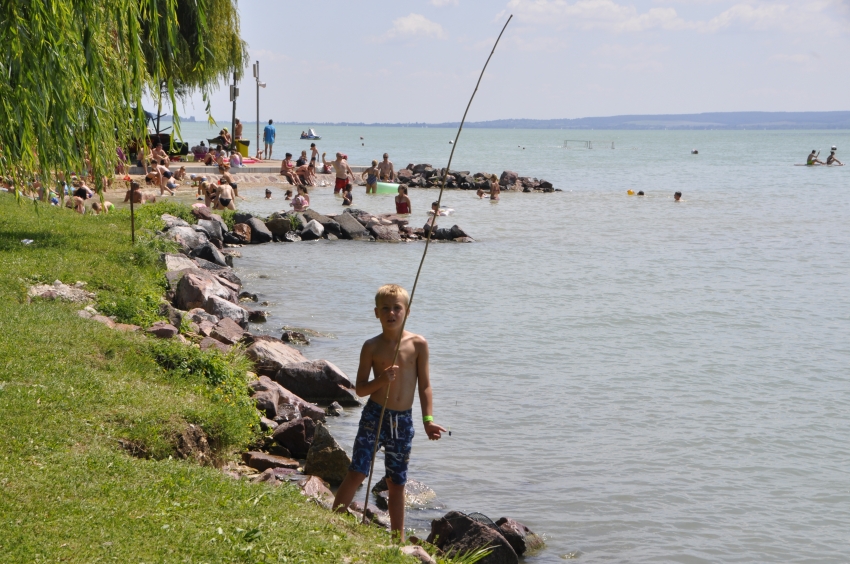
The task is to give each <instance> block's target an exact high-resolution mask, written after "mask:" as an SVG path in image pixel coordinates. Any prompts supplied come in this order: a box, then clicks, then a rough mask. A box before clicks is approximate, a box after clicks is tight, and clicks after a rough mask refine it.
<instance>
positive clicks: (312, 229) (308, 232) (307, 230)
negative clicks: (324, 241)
mask: <svg viewBox="0 0 850 564" xmlns="http://www.w3.org/2000/svg"><path fill="white" fill-rule="evenodd" d="M324 234H325V228H324V227H322V224H321V223H319V222H318V221H316V220H315V219H311V220H310V221H308V222H307V225H305V226H304V229H302V230H301V233H300V235H301V240H302V241H315V240H316V239H321V238H322V235H324Z"/></svg>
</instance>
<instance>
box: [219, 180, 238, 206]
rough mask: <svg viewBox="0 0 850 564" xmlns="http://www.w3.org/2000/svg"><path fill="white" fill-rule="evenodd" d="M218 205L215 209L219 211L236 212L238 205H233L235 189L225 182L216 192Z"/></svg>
mask: <svg viewBox="0 0 850 564" xmlns="http://www.w3.org/2000/svg"><path fill="white" fill-rule="evenodd" d="M216 196H217V198H216V204H215V209H217V210H224V209H228V210H235V209H236V205H235V204H234V203H233V200H234V196H233V187H232V186H231V185H230V184H228V183H226V182H224V183H222V184H219V185H218V190H216Z"/></svg>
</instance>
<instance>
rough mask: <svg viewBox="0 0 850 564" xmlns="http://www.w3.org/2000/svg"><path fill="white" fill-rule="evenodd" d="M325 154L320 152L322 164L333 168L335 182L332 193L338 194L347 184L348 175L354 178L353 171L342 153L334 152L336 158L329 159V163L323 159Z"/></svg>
mask: <svg viewBox="0 0 850 564" xmlns="http://www.w3.org/2000/svg"><path fill="white" fill-rule="evenodd" d="M325 155H327V153H322V164H324V165H325V166H328V165H331V166H333V168H334V172H335V173H336V182H335V183H334V194H339V193H340V192H342V190H343V189H344V188H345V187H346V186H348V184H349V182H350V181H349V180H348V177H349V176H350V177H351V180H355V178H354V173H353V172H351V167H350V166H348V161H347V160H346V159H345V155H343V154H342V153H337V154H336V160H334V161H331V162H330V163H329V162H328V161H327V160H326V159H325Z"/></svg>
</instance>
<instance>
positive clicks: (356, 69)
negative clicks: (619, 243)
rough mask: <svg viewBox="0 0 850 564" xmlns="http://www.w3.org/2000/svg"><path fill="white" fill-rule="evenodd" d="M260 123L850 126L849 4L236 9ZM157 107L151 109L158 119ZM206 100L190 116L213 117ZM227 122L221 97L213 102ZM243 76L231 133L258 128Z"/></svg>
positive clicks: (434, 0)
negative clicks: (795, 118)
mask: <svg viewBox="0 0 850 564" xmlns="http://www.w3.org/2000/svg"><path fill="white" fill-rule="evenodd" d="M238 6H239V12H240V15H241V26H242V36H243V38H244V39H245V40H246V41H247V42H248V45H249V50H250V55H251V62H252V63H253V62H254V61H259V63H260V79H261V80H262V81H263V82H265V83H266V84H267V87H266V88H265V89H261V90H260V120H261V121H267V120H268V119H273V120H275V121H277V122H284V121H287V122H291V121H296V122H307V123H311V122H316V123H321V122H366V123H375V122H389V123H397V122H400V123H409V122H427V123H435V122H446V121H454V122H457V121H460V118H461V116H462V114H463V110H464V108H465V106H466V103H467V101H468V99H469V96H470V94H471V93H472V90H473V88H474V87H475V81H476V80H477V78H478V74H479V73H480V71H481V67H482V66H483V64H484V62H485V60H486V58H487V55H488V54H489V52H490V49H491V48H492V46H493V42H494V41H495V39H496V37H497V35H498V33H499V31H500V30H501V28H502V26H503V25H504V23H505V21H507V19H508V16H509V15H511V14H512V15H513V20H512V21H511V23H510V25H509V26H508V28H507V30H506V31H505V34H504V36H503V37H502V40H501V43H500V44H499V46H498V48H497V50H496V53H495V55H494V56H493V59H492V61H491V62H490V66H489V67H488V69H487V72H486V74H485V76H484V80H483V81H482V83H481V87H480V88H479V91H478V94H477V95H476V99H475V102H474V103H473V105H472V108H471V110H470V112H469V116H468V118H467V119H468V120H469V121H484V120H492V119H510V118H531V119H553V118H578V117H592V116H610V115H621V114H673V113H701V112H726V111H730V112H731V111H807V110H811V111H830V110H848V109H850V103H848V93H850V49H849V48H848V47H850V0H810V1H802V0H797V1H794V2H792V1H790V0H781V1H757V0H640V1H629V0H510V1H507V2H506V1H504V0H502V1H486V0H478V1H473V0H411V1H399V0H395V1H381V0H376V1H358V2H351V1H337V0H316V1H313V2H291V1H272V0H240V1H239V3H238ZM151 106H152V104H151ZM204 107H205V105H204V103H203V101H202V100H201V97H200V95H197V96H193V97H192V98H191V99H190V100H189V101H188V102H187V103H186V106H185V108H184V109H183V111H182V112H181V115H183V116H192V115H194V116H195V117H196V118H197V119H200V118H201V117H202V116H203V115H204ZM211 107H212V114H213V116H215V117H216V118H217V119H225V120H226V121H229V120H230V115H231V105H230V102H229V91H228V86H227V85H226V84H223V85H221V86H220V88H219V89H218V90H217V91H215V92H214V93H213V95H212V98H211ZM255 116H256V83H255V80H254V78H253V76H252V72H251V68H250V65H249V67H248V68H247V69H246V72H245V78H244V79H243V82H242V83H241V84H240V97H239V100H238V105H237V117H240V118H241V119H242V120H243V121H245V122H253V121H254V120H255V119H256V118H255Z"/></svg>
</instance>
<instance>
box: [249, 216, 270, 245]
mask: <svg viewBox="0 0 850 564" xmlns="http://www.w3.org/2000/svg"><path fill="white" fill-rule="evenodd" d="M245 223H246V224H247V225H248V226H249V227H250V228H251V235H250V237H249V238H248V239H249V240H250V241H251V242H252V243H268V242H269V241H271V240H272V232H271V231H269V229H268V228H267V227H266V224H265V223H263V222H262V221H260V220H259V219H257V218H256V217H252V218H250V219H249V220H248V221H246V222H245Z"/></svg>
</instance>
